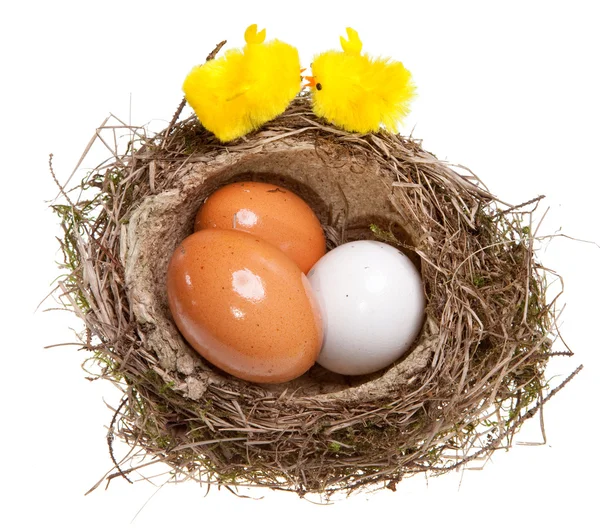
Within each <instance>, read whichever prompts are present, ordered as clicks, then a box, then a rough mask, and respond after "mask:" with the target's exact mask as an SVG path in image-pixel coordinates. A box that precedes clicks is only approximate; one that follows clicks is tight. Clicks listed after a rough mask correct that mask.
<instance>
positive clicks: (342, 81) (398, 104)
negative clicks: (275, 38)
mask: <svg viewBox="0 0 600 529" xmlns="http://www.w3.org/2000/svg"><path fill="white" fill-rule="evenodd" d="M346 32H347V34H348V39H347V40H346V39H345V38H344V37H340V42H341V44H342V49H343V51H326V52H324V53H321V54H319V55H318V56H316V57H315V58H314V60H313V62H312V65H311V68H312V76H306V77H305V78H306V79H307V80H308V81H309V84H308V86H310V87H311V88H312V91H313V92H312V99H313V112H314V113H315V114H316V115H317V116H319V117H322V118H324V119H326V120H327V121H329V122H331V123H333V124H334V125H336V126H337V127H339V128H342V129H344V130H347V131H349V132H359V133H362V134H365V133H367V132H376V131H378V130H379V128H380V127H381V126H382V125H383V126H384V127H385V129H386V130H389V131H390V132H393V133H396V132H397V131H398V122H399V121H401V119H402V118H403V117H404V116H406V115H407V114H408V112H409V103H410V100H411V99H412V98H413V97H414V95H415V86H414V84H413V81H412V76H411V74H410V72H409V71H408V70H407V69H406V68H405V67H404V65H403V64H402V63H401V62H398V61H392V60H390V59H384V58H371V57H369V56H368V55H366V54H361V51H362V42H361V40H360V38H359V37H358V33H357V32H356V31H355V30H353V29H352V28H346Z"/></svg>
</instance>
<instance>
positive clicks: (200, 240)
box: [167, 229, 323, 383]
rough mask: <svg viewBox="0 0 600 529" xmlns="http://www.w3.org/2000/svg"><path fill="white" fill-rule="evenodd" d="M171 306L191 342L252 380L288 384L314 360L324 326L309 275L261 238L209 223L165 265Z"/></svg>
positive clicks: (223, 365) (205, 354)
mask: <svg viewBox="0 0 600 529" xmlns="http://www.w3.org/2000/svg"><path fill="white" fill-rule="evenodd" d="M167 294H168V299H169V307H170V309H171V313H172V315H173V318H174V319H175V323H176V324H177V327H178V328H179V330H180V331H181V333H182V334H183V336H184V337H185V338H186V339H187V341H188V342H189V344H190V345H191V346H192V347H193V348H194V349H195V350H196V351H197V352H198V353H200V354H201V355H202V356H203V357H204V358H206V359H207V360H208V361H209V362H211V363H212V364H214V365H215V366H217V367H219V368H221V369H222V370H224V371H226V372H227V373H230V374H231V375H234V376H236V377H238V378H241V379H244V380H248V381H250V382H273V383H276V382H287V381H288V380H292V379H293V378H296V377H298V376H300V375H302V374H303V373H304V372H305V371H307V370H308V369H309V368H310V367H311V366H312V365H313V364H314V363H315V361H316V359H317V355H318V354H319V351H320V349H321V343H322V341H323V326H322V321H321V316H320V313H319V309H318V308H317V305H316V302H315V298H314V297H313V293H312V289H311V286H310V284H309V283H308V279H306V276H305V275H304V274H303V273H302V272H301V271H300V269H299V268H298V266H297V265H296V264H295V263H294V262H293V261H292V260H291V259H290V258H289V257H287V256H286V255H285V254H284V253H283V252H281V251H280V250H279V249H278V248H276V247H275V246H273V245H271V244H269V243H268V242H266V241H265V240H263V239H261V238H260V237H256V236H254V235H250V234H248V233H244V232H241V231H236V230H218V229H206V230H201V231H198V232H196V233H194V234H192V235H190V236H189V237H187V238H186V239H185V240H184V241H183V242H182V243H181V244H180V245H179V246H178V247H177V248H176V250H175V252H174V253H173V256H172V257H171V261H170V263H169V268H168V271H167Z"/></svg>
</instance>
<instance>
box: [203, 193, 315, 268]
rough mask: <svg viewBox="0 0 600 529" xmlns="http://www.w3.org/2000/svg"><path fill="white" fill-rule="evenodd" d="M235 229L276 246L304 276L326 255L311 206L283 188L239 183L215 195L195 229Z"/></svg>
mask: <svg viewBox="0 0 600 529" xmlns="http://www.w3.org/2000/svg"><path fill="white" fill-rule="evenodd" d="M205 228H221V229H236V230H240V231H245V232H247V233H252V234H253V235H257V236H259V237H261V238H263V239H265V240H266V241H268V242H270V243H271V244H273V245H275V246H277V247H278V248H279V249H280V250H281V251H282V252H283V253H285V254H286V255H288V256H289V257H290V258H291V259H292V260H293V261H295V263H296V264H297V265H298V266H299V267H300V270H302V271H303V272H304V273H305V274H307V273H308V271H309V270H310V269H311V268H312V266H313V265H314V264H315V263H316V262H317V261H318V260H319V259H320V258H321V257H323V255H325V236H324V235H323V230H322V229H321V223H320V222H319V219H318V218H317V216H316V215H315V213H314V211H313V210H312V209H311V208H310V206H309V205H308V204H307V203H306V202H304V200H302V199H301V198H300V197H299V196H298V195H296V194H294V193H292V192H291V191H290V190H288V189H285V188H283V187H281V186H277V185H273V184H265V183H263V182H238V183H235V184H229V185H226V186H224V187H222V188H221V189H219V190H217V191H215V192H214V193H213V194H212V195H210V196H209V197H208V199H207V200H206V202H205V203H204V204H203V205H202V207H201V208H200V210H199V211H198V214H197V216H196V223H195V227H194V229H195V230H196V231H198V230H202V229H205Z"/></svg>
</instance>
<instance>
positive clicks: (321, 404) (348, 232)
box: [54, 95, 566, 495]
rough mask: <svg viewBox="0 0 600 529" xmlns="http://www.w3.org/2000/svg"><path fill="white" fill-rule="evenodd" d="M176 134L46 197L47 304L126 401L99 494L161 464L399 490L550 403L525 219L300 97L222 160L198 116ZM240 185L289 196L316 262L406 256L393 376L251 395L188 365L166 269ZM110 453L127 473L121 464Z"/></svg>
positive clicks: (527, 210) (221, 476)
mask: <svg viewBox="0 0 600 529" xmlns="http://www.w3.org/2000/svg"><path fill="white" fill-rule="evenodd" d="M176 118H177V115H176V117H175V118H174V120H173V121H172V123H171V124H170V125H169V126H168V127H167V128H166V129H165V130H164V131H162V132H161V133H159V134H157V135H155V136H152V137H149V138H148V137H142V136H139V138H138V146H137V148H136V149H131V148H130V149H128V151H127V152H126V153H125V154H123V155H119V156H117V157H115V159H114V160H112V161H111V162H110V163H108V164H105V165H103V166H101V167H99V168H98V169H97V170H96V171H93V172H91V173H90V174H89V175H87V176H86V177H85V179H84V180H83V181H82V182H81V184H79V185H78V186H76V187H75V188H74V189H72V190H71V191H70V192H67V191H65V190H64V188H62V187H61V189H62V190H63V196H64V198H65V203H64V204H62V205H55V206H54V208H55V211H56V212H57V213H58V214H59V215H60V216H61V218H62V226H63V229H64V232H65V237H64V240H63V242H62V249H63V253H64V257H65V266H66V267H67V268H68V270H69V271H68V274H67V276H66V277H65V278H63V279H62V280H61V282H60V283H59V286H60V287H61V289H62V292H63V300H64V303H65V304H68V305H69V306H70V307H71V308H73V309H74V310H75V311H76V312H77V314H78V315H79V316H80V317H81V318H82V319H83V321H84V322H85V326H86V331H87V332H86V333H85V334H84V335H82V336H83V338H82V346H83V347H84V348H85V349H86V350H88V351H90V352H91V363H88V364H87V365H93V366H95V367H94V368H93V369H92V368H90V369H92V370H93V372H94V373H95V374H96V375H97V376H98V377H99V378H104V379H109V380H111V381H112V382H114V383H116V384H118V385H119V387H121V388H122V390H123V399H122V401H121V403H120V404H119V405H118V406H116V407H115V414H114V416H113V419H112V422H111V425H110V429H109V432H110V436H111V438H110V440H111V442H110V443H109V445H110V446H111V449H110V455H111V458H112V460H113V464H114V468H113V471H112V473H109V474H108V475H107V479H108V480H109V481H110V479H113V478H114V477H117V476H120V477H123V478H125V479H130V478H131V477H132V476H134V475H136V473H137V472H140V469H141V468H145V467H147V465H148V464H149V462H155V461H156V462H163V463H166V464H168V465H169V466H170V467H171V468H173V469H174V470H175V473H176V474H177V475H178V476H185V477H188V478H192V479H196V480H198V481H200V482H206V483H215V484H219V485H225V486H237V485H245V486H266V487H270V488H274V489H282V490H292V491H295V492H297V493H298V494H301V495H303V494H306V493H307V492H310V493H313V492H314V493H321V494H325V495H330V494H333V493H334V492H336V491H343V492H347V493H348V492H352V491H355V490H359V489H362V488H364V487H366V486H388V487H390V488H395V486H396V484H397V483H398V482H399V481H400V480H402V479H403V478H404V477H406V476H410V475H413V474H416V473H421V472H430V473H434V474H435V473H444V472H447V471H449V470H451V469H455V468H458V467H460V466H461V465H465V464H467V463H468V462H469V461H472V460H474V459H485V458H487V457H489V455H490V454H491V453H492V452H493V451H494V450H496V449H498V448H499V447H508V446H510V444H511V442H512V436H513V434H514V433H515V431H516V430H517V429H518V428H519V427H520V425H521V424H522V423H523V422H524V421H525V420H526V419H529V418H531V417H532V416H533V415H534V414H535V413H536V411H538V410H539V408H540V407H541V406H542V404H543V403H544V402H545V401H546V400H547V399H548V398H550V397H551V396H552V395H553V394H554V393H555V392H556V391H557V388H555V389H553V390H550V388H549V386H548V384H547V383H546V381H545V379H544V369H545V366H546V363H547V360H548V358H549V357H550V356H552V355H553V354H556V353H552V343H553V334H552V332H553V327H554V315H553V307H554V303H555V300H550V301H549V300H546V279H545V277H544V274H543V269H542V267H541V265H540V264H539V263H537V262H536V260H535V258H534V252H533V242H534V239H533V233H532V226H531V213H532V210H533V209H534V208H535V206H536V204H537V202H536V201H531V202H529V203H526V204H524V205H522V206H519V207H509V206H508V205H505V204H503V203H502V202H501V201H499V200H498V199H496V198H495V197H493V196H492V194H491V193H490V192H488V191H487V190H486V188H485V187H484V186H483V184H482V183H481V182H480V181H479V180H478V179H477V178H476V177H475V176H474V175H472V174H471V173H465V171H462V172H458V171H457V170H456V168H453V167H452V166H450V165H449V164H448V163H445V162H442V161H439V160H437V159H436V158H435V156H433V155H432V154H431V153H429V152H427V151H425V150H424V149H423V148H422V146H421V144H420V143H419V142H417V141H414V140H412V139H410V138H405V137H402V136H399V135H391V134H386V133H385V132H381V133H378V134H368V135H363V136H359V135H356V134H349V133H345V132H343V131H340V130H338V129H335V128H333V127H331V126H330V125H328V124H326V123H324V122H322V121H320V120H318V119H317V118H316V117H315V116H314V115H313V113H312V111H311V108H310V99H309V98H308V97H306V96H303V95H301V96H299V97H298V98H297V99H296V100H295V101H294V102H293V103H292V105H291V106H290V107H289V108H288V110H287V111H286V112H285V113H284V114H283V115H282V116H280V117H278V118H277V119H275V120H274V121H272V122H270V123H268V124H267V125H266V126H264V127H263V128H262V129H260V130H259V131H257V132H255V133H252V134H250V135H248V136H247V137H245V138H242V139H240V140H237V141H236V142H233V143H230V144H227V145H222V144H220V143H219V142H218V141H216V140H215V138H214V137H213V136H212V134H210V133H209V132H208V131H206V130H204V129H203V128H202V127H201V125H199V124H198V123H197V121H196V120H195V118H189V119H186V120H182V121H179V122H177V120H176ZM135 133H136V134H139V133H138V132H135ZM239 180H260V181H266V182H269V183H272V184H274V185H281V186H282V187H285V188H288V189H291V190H293V191H294V192H296V193H297V194H299V195H300V196H301V197H302V198H304V200H306V201H307V202H308V203H309V205H310V206H311V207H312V208H313V209H314V211H315V212H316V213H317V215H318V217H319V219H320V221H321V223H322V225H323V228H324V230H325V233H326V235H327V240H328V247H329V248H333V247H335V246H337V245H338V244H340V243H342V242H345V241H350V240H357V239H364V238H377V239H380V240H383V241H385V242H388V243H390V244H393V245H396V246H397V247H398V248H400V249H401V250H402V251H404V252H405V253H407V255H409V257H410V258H411V259H412V260H413V262H415V264H417V266H418V267H419V270H420V271H421V276H422V279H423V283H424V286H425V291H426V297H427V309H426V321H425V323H424V326H423V329H422V331H421V334H420V336H419V338H418V339H417V341H416V342H415V344H414V346H413V348H412V349H411V350H410V351H409V352H408V353H407V354H406V355H405V356H404V357H403V358H402V359H401V360H400V361H398V362H397V363H396V364H395V365H393V366H390V367H389V368H387V369H385V370H382V371H380V372H378V373H375V374H373V375H370V376H366V377H343V376H339V375H334V374H332V373H329V372H327V371H326V370H324V369H322V368H320V367H318V366H315V367H314V368H312V369H311V370H310V371H309V372H308V373H307V374H306V375H304V376H303V377H300V378H299V379H296V380H295V381H293V382H291V383H287V384H280V385H263V384H251V383H247V382H244V381H241V380H238V379H236V378H234V377H231V376H229V375H227V374H225V373H223V372H220V371H219V370H217V369H215V368H213V367H212V366H211V365H209V364H208V363H207V362H205V361H203V360H202V359H201V358H200V356H199V355H197V354H196V353H194V352H193V351H192V350H191V349H190V348H189V346H188V345H187V344H186V343H185V341H184V339H183V338H182V337H181V335H180V334H179V332H178V331H177V329H176V327H175V325H174V323H173V320H172V318H171V316H170V313H169V310H168V306H167V303H166V291H165V275H166V267H167V264H168V260H169V258H170V255H171V253H172V252H173V250H174V249H175V247H176V246H177V245H178V244H179V242H180V241H181V240H183V238H185V237H186V236H187V235H189V234H190V233H191V232H192V227H193V219H194V216H195V214H196V211H197V209H198V208H199V206H200V205H201V203H202V201H203V200H204V199H205V198H206V197H207V196H208V195H209V194H210V193H211V192H213V191H214V190H216V189H218V188H219V187H220V186H222V185H225V184H226V183H229V182H232V181H239ZM565 383H566V381H565ZM112 436H116V437H120V438H121V439H123V440H124V441H125V442H126V443H128V444H129V445H131V446H132V447H139V448H141V449H142V451H141V454H142V455H139V454H138V453H137V452H135V451H134V450H131V451H129V452H128V454H129V455H128V456H126V457H125V458H123V459H119V460H117V458H116V457H115V455H114V453H113V451H112ZM132 454H135V455H132Z"/></svg>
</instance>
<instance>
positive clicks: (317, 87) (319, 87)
mask: <svg viewBox="0 0 600 529" xmlns="http://www.w3.org/2000/svg"><path fill="white" fill-rule="evenodd" d="M315 88H316V89H317V90H321V89H322V88H323V87H322V86H321V83H317V85H316V86H315Z"/></svg>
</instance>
